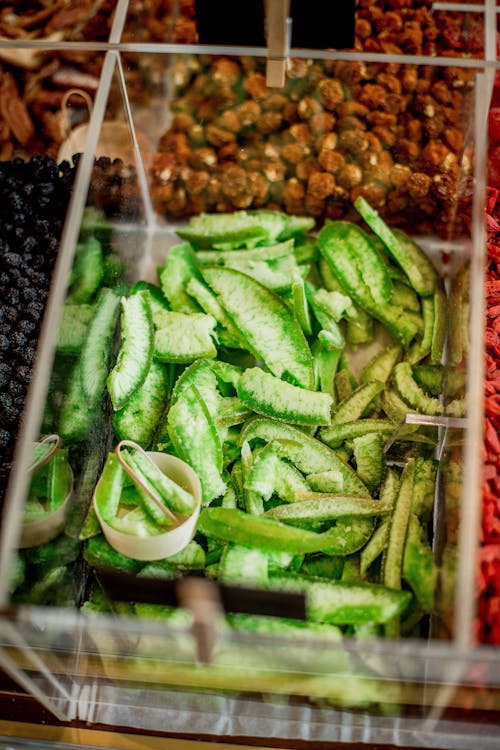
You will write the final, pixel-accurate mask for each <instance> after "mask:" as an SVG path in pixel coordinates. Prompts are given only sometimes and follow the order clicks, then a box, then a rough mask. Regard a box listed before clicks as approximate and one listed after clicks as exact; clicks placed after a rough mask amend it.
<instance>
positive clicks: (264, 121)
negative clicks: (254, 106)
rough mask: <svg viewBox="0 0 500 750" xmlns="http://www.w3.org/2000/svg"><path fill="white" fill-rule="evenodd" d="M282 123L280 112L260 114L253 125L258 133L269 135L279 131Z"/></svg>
mask: <svg viewBox="0 0 500 750" xmlns="http://www.w3.org/2000/svg"><path fill="white" fill-rule="evenodd" d="M282 122H283V116H282V114H281V112H262V113H261V114H260V116H259V117H258V119H257V122H256V123H255V126H256V128H257V130H258V132H259V133H262V135H270V134H271V133H276V132H277V131H279V130H280V128H281V125H282Z"/></svg>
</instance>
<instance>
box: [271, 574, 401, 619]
mask: <svg viewBox="0 0 500 750" xmlns="http://www.w3.org/2000/svg"><path fill="white" fill-rule="evenodd" d="M269 583H270V586H271V588H278V589H280V590H282V591H296V592H302V593H304V594H305V595H306V611H307V616H308V619H310V620H312V621H313V622H328V623H332V624H333V625H348V624H357V623H364V622H371V623H385V622H389V621H390V620H393V619H394V618H395V617H397V616H398V615H400V614H401V613H402V612H404V610H405V609H406V608H407V606H408V605H409V603H410V601H411V598H412V595H411V593H410V592H409V591H394V590H392V589H390V588H388V587H387V586H382V585H381V584H374V583H371V584H370V583H343V582H340V581H332V582H325V581H314V580H313V581H311V580H309V579H307V578H305V577H303V576H288V577H285V576H283V575H278V574H273V575H270V581H269Z"/></svg>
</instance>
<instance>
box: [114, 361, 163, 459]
mask: <svg viewBox="0 0 500 750" xmlns="http://www.w3.org/2000/svg"><path fill="white" fill-rule="evenodd" d="M169 391H170V378H169V373H168V370H167V367H166V366H165V365H164V364H162V363H161V362H156V361H155V360H153V362H152V363H151V367H150V368H149V372H148V374H147V375H146V379H145V381H144V383H143V384H142V386H141V387H140V388H139V390H137V391H136V393H135V394H134V395H133V396H132V398H131V399H130V400H129V401H128V403H127V404H126V405H125V406H124V407H123V409H120V410H118V411H115V413H114V414H113V428H114V431H115V434H116V436H117V437H118V438H119V439H120V440H132V441H133V442H134V443H138V444H139V445H140V446H142V447H143V448H147V447H148V446H149V445H150V443H151V441H152V440H153V437H154V434H155V431H156V428H157V426H158V424H159V422H160V419H161V416H162V414H163V412H164V411H165V408H166V405H167V401H168V395H169Z"/></svg>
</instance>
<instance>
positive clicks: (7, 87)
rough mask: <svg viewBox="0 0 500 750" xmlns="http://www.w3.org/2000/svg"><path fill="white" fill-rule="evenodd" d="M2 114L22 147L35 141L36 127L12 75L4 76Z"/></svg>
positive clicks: (0, 100)
mask: <svg viewBox="0 0 500 750" xmlns="http://www.w3.org/2000/svg"><path fill="white" fill-rule="evenodd" d="M0 114H1V116H2V118H3V119H4V120H5V122H6V123H7V125H8V126H9V129H10V130H11V132H12V134H13V136H14V138H15V139H16V141H17V142H18V143H20V144H21V146H28V145H29V143H30V142H31V141H33V139H34V137H35V126H34V125H33V121H32V119H31V117H30V114H29V112H28V109H27V107H26V105H25V103H24V101H23V100H22V99H21V97H20V95H19V90H18V88H17V85H16V82H15V79H14V76H12V75H11V74H10V73H4V74H3V78H2V80H1V84H0Z"/></svg>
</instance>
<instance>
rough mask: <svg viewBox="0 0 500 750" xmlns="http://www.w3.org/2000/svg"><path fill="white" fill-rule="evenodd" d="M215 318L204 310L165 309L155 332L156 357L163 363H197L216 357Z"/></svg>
mask: <svg viewBox="0 0 500 750" xmlns="http://www.w3.org/2000/svg"><path fill="white" fill-rule="evenodd" d="M215 326H216V320H215V318H213V317H212V316H211V315H206V314H205V313H191V314H187V313H181V312H166V313H165V315H164V316H163V320H162V327H161V328H158V330H157V331H156V333H155V335H154V356H155V358H156V359H159V360H161V361H162V362H180V363H188V362H194V361H195V360H196V359H200V358H202V357H216V356H217V349H216V348H215V344H214V342H213V338H212V336H213V335H215Z"/></svg>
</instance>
